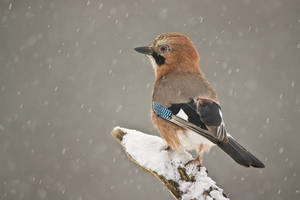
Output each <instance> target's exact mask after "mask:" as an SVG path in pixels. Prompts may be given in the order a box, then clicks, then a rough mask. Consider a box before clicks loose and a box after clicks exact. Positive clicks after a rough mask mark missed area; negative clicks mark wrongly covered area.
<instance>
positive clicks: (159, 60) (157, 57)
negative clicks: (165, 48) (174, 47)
mask: <svg viewBox="0 0 300 200" xmlns="http://www.w3.org/2000/svg"><path fill="white" fill-rule="evenodd" d="M152 56H153V58H154V59H155V62H156V64H157V65H158V66H161V65H163V64H165V60H166V59H165V58H164V57H163V56H161V55H159V54H157V53H156V52H153V53H152Z"/></svg>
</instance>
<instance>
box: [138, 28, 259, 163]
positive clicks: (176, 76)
mask: <svg viewBox="0 0 300 200" xmlns="http://www.w3.org/2000/svg"><path fill="white" fill-rule="evenodd" d="M135 50H136V51H137V52H139V53H142V54H145V55H146V56H147V57H148V58H149V59H150V61H151V63H152V66H153V68H154V71H155V81H154V85H153V90H152V111H151V115H152V122H153V124H154V126H155V127H156V128H157V129H158V131H159V132H160V134H161V136H162V138H163V139H164V140H165V141H166V142H167V143H168V145H169V146H170V147H171V148H172V150H174V151H178V152H183V151H189V150H196V151H197V152H198V158H197V159H195V160H197V161H199V162H200V163H202V157H203V153H204V152H206V151H208V150H209V149H210V148H211V147H212V146H213V145H215V144H216V145H218V146H219V147H220V148H221V149H222V150H223V151H225V152H226V153H227V154H228V155H229V156H231V157H232V158H233V159H234V160H235V161H236V162H237V163H239V164H241V165H243V166H246V167H249V166H252V167H257V168H263V167H264V164H263V163H262V162H261V161H259V160H258V159H257V158H256V157H255V156H254V155H252V154H251V153H250V152H248V151H247V150H246V149H245V148H244V147H242V146H241V145H240V144H239V143H238V142H237V141H235V139H234V138H233V137H232V136H231V135H230V134H229V133H228V132H227V130H226V127H225V123H224V120H223V115H222V111H221V106H220V102H219V100H218V97H217V95H216V92H215V90H214V89H213V88H212V86H211V85H210V83H209V82H208V81H207V80H206V79H205V78H204V76H203V74H202V72H201V69H200V67H199V65H198V62H199V59H200V57H199V54H198V52H197V50H196V48H195V46H194V45H193V43H192V41H191V40H190V39H189V38H188V37H186V36H184V35H182V34H179V33H165V34H161V35H159V36H157V37H156V39H155V40H154V42H153V43H152V44H151V45H150V46H145V47H137V48H135Z"/></svg>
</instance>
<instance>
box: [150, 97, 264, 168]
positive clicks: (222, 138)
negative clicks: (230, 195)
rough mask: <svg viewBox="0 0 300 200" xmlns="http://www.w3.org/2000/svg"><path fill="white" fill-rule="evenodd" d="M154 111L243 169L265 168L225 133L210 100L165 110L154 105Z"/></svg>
mask: <svg viewBox="0 0 300 200" xmlns="http://www.w3.org/2000/svg"><path fill="white" fill-rule="evenodd" d="M153 110H154V112H155V113H156V114H157V115H158V116H160V117H161V118H163V119H165V120H168V121H170V122H172V123H174V124H176V125H178V126H181V127H183V128H186V129H190V130H192V131H194V132H196V133H198V134H200V135H202V136H204V137H206V138H207V139H209V140H210V141H211V142H213V143H215V144H217V145H218V146H219V147H220V148H221V149H222V150H223V151H224V152H225V153H227V154H228V155H229V156H230V157H231V158H232V159H233V160H235V161H236V162H237V163H239V164H240V165H243V166H245V167H250V166H252V167H257V168H264V167H265V165H264V164H263V163H262V162H261V161H260V160H259V159H257V158H256V157H255V156H254V155H252V154H251V153H250V152H249V151H247V150H246V149H245V148H244V147H243V146H242V145H240V144H239V143H238V142H237V141H236V140H235V139H234V138H233V137H232V136H231V135H230V134H228V133H227V131H226V128H225V124H224V121H223V116H222V112H221V108H220V106H219V105H218V104H217V103H216V102H214V101H212V100H209V99H199V98H198V99H193V100H191V101H189V102H186V103H179V104H172V105H171V106H170V107H169V108H165V107H163V106H161V105H160V104H156V103H155V102H153Z"/></svg>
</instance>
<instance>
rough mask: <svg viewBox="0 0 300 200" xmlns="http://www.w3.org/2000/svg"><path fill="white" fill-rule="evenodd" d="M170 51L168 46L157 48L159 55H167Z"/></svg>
mask: <svg viewBox="0 0 300 200" xmlns="http://www.w3.org/2000/svg"><path fill="white" fill-rule="evenodd" d="M169 50H170V47H169V46H168V45H161V46H159V51H160V52H161V53H167V52H168V51H169Z"/></svg>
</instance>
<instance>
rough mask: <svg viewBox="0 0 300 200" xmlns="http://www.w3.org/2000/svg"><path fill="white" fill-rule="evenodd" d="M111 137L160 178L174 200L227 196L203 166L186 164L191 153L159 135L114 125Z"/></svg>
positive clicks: (138, 162) (131, 157)
mask: <svg viewBox="0 0 300 200" xmlns="http://www.w3.org/2000/svg"><path fill="white" fill-rule="evenodd" d="M112 135H113V137H114V138H115V139H116V140H117V141H118V142H119V143H120V145H121V146H122V147H123V150H124V151H125V153H126V155H127V156H128V158H129V159H130V160H131V161H132V162H134V163H135V164H136V165H137V166H139V167H141V168H142V169H144V170H145V171H146V172H148V173H150V174H152V175H153V176H155V177H156V178H157V179H159V180H160V181H161V182H162V183H163V184H164V185H165V186H166V187H167V188H168V190H169V191H170V193H171V194H172V195H173V196H174V198H175V199H177V200H190V199H194V200H198V199H216V200H226V199H228V198H227V197H226V195H225V194H224V193H223V190H222V189H221V188H219V187H218V186H217V185H216V183H215V181H213V180H212V179H211V178H210V177H208V176H207V171H206V168H205V167H201V166H199V165H197V164H195V163H190V164H188V165H185V164H186V163H188V162H189V161H190V160H192V159H193V158H192V156H191V155H190V154H189V153H176V152H174V151H172V150H171V149H170V148H168V145H167V144H166V142H165V141H164V140H163V139H161V138H160V137H157V136H153V135H148V134H144V133H141V132H139V131H135V130H130V129H125V128H120V127H116V128H115V129H114V130H113V131H112Z"/></svg>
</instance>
